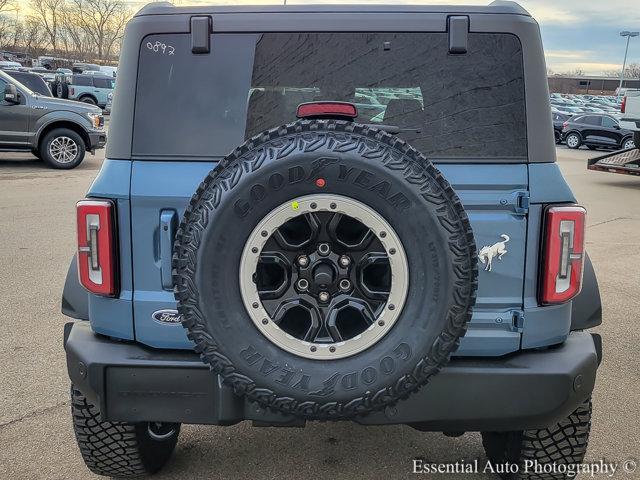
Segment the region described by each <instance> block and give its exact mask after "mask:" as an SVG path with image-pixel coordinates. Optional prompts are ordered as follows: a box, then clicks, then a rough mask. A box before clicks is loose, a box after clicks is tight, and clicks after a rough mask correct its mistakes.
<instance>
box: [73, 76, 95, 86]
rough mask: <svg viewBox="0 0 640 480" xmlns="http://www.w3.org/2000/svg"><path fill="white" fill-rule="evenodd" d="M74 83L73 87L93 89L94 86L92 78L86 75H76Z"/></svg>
mask: <svg viewBox="0 0 640 480" xmlns="http://www.w3.org/2000/svg"><path fill="white" fill-rule="evenodd" d="M72 83H73V85H78V86H81V87H91V86H92V85H93V83H92V82H91V77H89V76H86V75H85V76H82V75H74V76H73V82H72Z"/></svg>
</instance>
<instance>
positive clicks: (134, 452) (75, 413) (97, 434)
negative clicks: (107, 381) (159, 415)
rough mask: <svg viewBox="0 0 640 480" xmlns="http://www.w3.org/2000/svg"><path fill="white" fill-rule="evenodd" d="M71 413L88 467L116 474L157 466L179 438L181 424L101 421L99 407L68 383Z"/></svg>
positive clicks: (137, 472) (143, 472) (123, 475)
mask: <svg viewBox="0 0 640 480" xmlns="http://www.w3.org/2000/svg"><path fill="white" fill-rule="evenodd" d="M71 415H72V418H73V430H74V432H75V434H76V441H77V443H78V447H79V448H80V453H81V454H82V459H83V460H84V463H85V464H86V465H87V467H88V468H89V470H91V471H92V472H93V473H96V474H98V475H106V476H111V477H116V478H130V477H139V476H141V475H148V474H152V473H155V472H157V471H158V470H160V469H161V468H162V467H163V466H164V464H165V463H167V460H169V457H170V456H171V454H172V453H173V450H174V448H175V446H176V442H177V441H178V435H179V434H180V424H176V423H155V422H152V423H150V422H143V423H135V424H134V423H124V422H102V421H100V418H99V411H98V409H97V408H96V407H95V406H94V405H91V404H90V403H89V402H88V401H87V399H86V398H85V397H84V395H82V393H80V391H78V390H76V389H75V388H74V387H73V386H71Z"/></svg>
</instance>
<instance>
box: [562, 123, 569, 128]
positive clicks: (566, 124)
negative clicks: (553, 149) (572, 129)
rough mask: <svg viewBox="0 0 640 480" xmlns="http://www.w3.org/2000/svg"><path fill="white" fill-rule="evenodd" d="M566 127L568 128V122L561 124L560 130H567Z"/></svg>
mask: <svg viewBox="0 0 640 480" xmlns="http://www.w3.org/2000/svg"><path fill="white" fill-rule="evenodd" d="M568 126H569V122H568V121H567V122H564V123H563V124H562V128H563V129H565V128H567V127H568Z"/></svg>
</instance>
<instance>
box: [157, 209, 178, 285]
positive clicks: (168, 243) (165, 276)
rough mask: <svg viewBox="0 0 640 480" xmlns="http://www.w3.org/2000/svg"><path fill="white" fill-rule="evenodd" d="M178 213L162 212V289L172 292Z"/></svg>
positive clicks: (171, 211)
mask: <svg viewBox="0 0 640 480" xmlns="http://www.w3.org/2000/svg"><path fill="white" fill-rule="evenodd" d="M177 224H178V213H177V212H176V211H175V210H162V211H160V279H161V281H162V288H163V289H165V290H171V289H172V288H173V281H172V279H171V256H172V255H173V238H174V236H175V234H176V225H177Z"/></svg>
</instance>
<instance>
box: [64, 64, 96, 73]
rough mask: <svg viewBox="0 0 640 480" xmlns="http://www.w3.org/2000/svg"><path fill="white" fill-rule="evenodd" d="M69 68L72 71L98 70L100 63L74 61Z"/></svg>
mask: <svg viewBox="0 0 640 480" xmlns="http://www.w3.org/2000/svg"><path fill="white" fill-rule="evenodd" d="M71 70H72V72H73V73H85V72H99V71H100V65H96V64H95V63H83V62H76V63H74V64H73V66H72V68H71Z"/></svg>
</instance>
